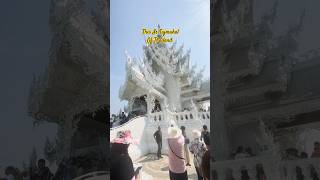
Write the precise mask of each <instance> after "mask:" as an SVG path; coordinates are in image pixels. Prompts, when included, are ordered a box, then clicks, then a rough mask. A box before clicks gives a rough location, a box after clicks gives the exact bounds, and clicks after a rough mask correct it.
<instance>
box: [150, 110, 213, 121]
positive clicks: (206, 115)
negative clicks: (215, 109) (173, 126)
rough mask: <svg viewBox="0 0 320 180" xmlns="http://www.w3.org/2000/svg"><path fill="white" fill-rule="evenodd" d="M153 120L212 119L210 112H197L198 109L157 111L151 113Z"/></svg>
mask: <svg viewBox="0 0 320 180" xmlns="http://www.w3.org/2000/svg"><path fill="white" fill-rule="evenodd" d="M149 120H150V121H151V122H158V121H172V120H173V121H175V122H187V121H193V120H200V121H202V122H204V121H210V112H209V111H207V112H197V111H183V112H169V111H167V112H155V113H150V114H149Z"/></svg>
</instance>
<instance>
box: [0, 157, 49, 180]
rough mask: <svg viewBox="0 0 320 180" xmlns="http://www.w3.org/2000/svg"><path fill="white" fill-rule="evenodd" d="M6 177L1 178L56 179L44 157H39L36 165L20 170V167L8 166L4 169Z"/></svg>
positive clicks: (19, 179)
mask: <svg viewBox="0 0 320 180" xmlns="http://www.w3.org/2000/svg"><path fill="white" fill-rule="evenodd" d="M4 174H5V177H1V178H0V180H54V175H53V174H52V173H51V171H50V169H49V168H48V167H47V166H46V161H45V160H44V159H39V160H38V164H37V166H36V167H30V168H29V169H28V170H24V171H20V170H19V169H18V168H15V167H13V166H8V167H6V168H5V170H4Z"/></svg>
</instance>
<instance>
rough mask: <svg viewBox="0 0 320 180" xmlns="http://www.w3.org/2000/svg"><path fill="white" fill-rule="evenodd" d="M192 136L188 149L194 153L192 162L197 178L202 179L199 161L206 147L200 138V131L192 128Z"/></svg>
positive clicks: (200, 161)
mask: <svg viewBox="0 0 320 180" xmlns="http://www.w3.org/2000/svg"><path fill="white" fill-rule="evenodd" d="M192 137H193V140H192V141H191V143H190V147H189V149H190V152H191V153H192V154H193V155H194V158H193V163H194V166H195V168H196V172H197V175H198V180H203V175H202V168H201V163H202V157H203V155H204V153H205V152H206V150H207V148H206V145H205V144H204V142H203V141H201V140H200V138H201V132H200V131H198V130H193V131H192Z"/></svg>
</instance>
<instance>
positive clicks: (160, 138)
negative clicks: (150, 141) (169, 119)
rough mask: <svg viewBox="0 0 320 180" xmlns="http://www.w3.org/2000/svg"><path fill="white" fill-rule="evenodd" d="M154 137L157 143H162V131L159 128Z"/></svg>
mask: <svg viewBox="0 0 320 180" xmlns="http://www.w3.org/2000/svg"><path fill="white" fill-rule="evenodd" d="M153 137H154V138H155V139H156V142H157V143H161V142H162V132H161V131H159V130H157V131H156V132H155V133H154V134H153Z"/></svg>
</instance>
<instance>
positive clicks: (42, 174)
mask: <svg viewBox="0 0 320 180" xmlns="http://www.w3.org/2000/svg"><path fill="white" fill-rule="evenodd" d="M52 176H53V174H52V173H51V172H50V169H49V168H48V167H46V161H45V160H44V159H39V160H38V169H37V171H36V179H37V180H50V179H51V178H52Z"/></svg>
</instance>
